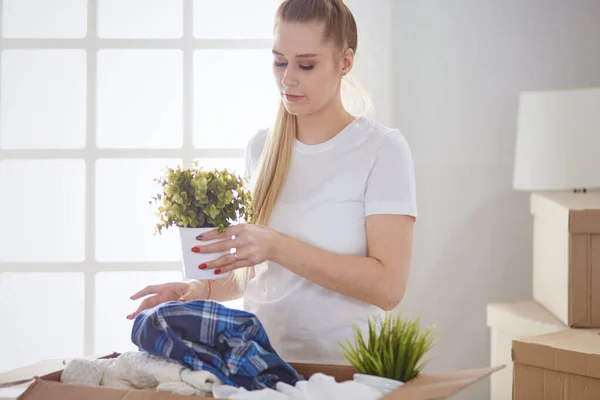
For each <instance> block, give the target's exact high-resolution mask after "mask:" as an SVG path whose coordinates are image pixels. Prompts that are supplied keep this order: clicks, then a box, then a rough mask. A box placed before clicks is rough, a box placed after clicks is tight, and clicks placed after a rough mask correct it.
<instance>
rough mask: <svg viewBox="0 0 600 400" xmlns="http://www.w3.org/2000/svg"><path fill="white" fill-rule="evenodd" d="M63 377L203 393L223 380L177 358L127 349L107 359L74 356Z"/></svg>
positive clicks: (118, 386) (87, 382)
mask: <svg viewBox="0 0 600 400" xmlns="http://www.w3.org/2000/svg"><path fill="white" fill-rule="evenodd" d="M60 380H61V381H62V382H65V383H71V384H79V385H87V386H105V387H109V388H115V389H150V390H156V391H158V392H169V393H177V394H184V395H201V396H210V395H211V393H212V388H213V385H214V384H221V383H222V382H221V381H220V380H219V378H217V377H216V376H215V375H214V374H212V373H211V372H209V371H193V370H191V369H189V368H187V367H185V366H183V365H181V364H179V363H177V362H176V361H172V360H167V359H165V358H162V357H157V356H154V355H152V354H149V353H146V352H126V353H123V354H121V355H119V356H118V357H116V358H108V359H97V360H90V359H75V360H72V361H71V362H70V363H69V364H68V365H67V367H66V368H65V370H64V371H63V372H62V374H61V377H60Z"/></svg>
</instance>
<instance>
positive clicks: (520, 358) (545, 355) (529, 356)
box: [512, 329, 600, 378]
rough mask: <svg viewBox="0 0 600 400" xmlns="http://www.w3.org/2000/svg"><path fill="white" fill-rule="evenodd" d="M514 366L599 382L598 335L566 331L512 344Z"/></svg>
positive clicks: (599, 346)
mask: <svg viewBox="0 0 600 400" xmlns="http://www.w3.org/2000/svg"><path fill="white" fill-rule="evenodd" d="M512 359H513V361H514V362H515V363H518V364H523V365H528V366H532V367H538V368H543V369H548V370H553V371H557V372H564V373H569V374H575V375H580V376H587V377H591V378H600V335H599V334H598V333H596V332H590V331H586V330H577V329H572V330H566V331H560V332H554V333H549V334H546V335H540V336H533V337H527V338H523V339H518V340H513V346H512Z"/></svg>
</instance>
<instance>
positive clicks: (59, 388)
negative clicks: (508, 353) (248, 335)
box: [18, 353, 504, 400]
mask: <svg viewBox="0 0 600 400" xmlns="http://www.w3.org/2000/svg"><path fill="white" fill-rule="evenodd" d="M118 355H119V353H113V354H111V355H109V356H106V357H117V356H118ZM106 357H103V358H106ZM292 366H293V367H294V368H296V370H297V371H298V372H299V373H300V374H302V375H304V376H310V375H312V374H314V373H316V372H322V373H324V374H327V375H331V376H334V377H335V378H336V380H337V381H345V380H351V379H352V375H353V373H354V372H355V371H354V369H353V368H352V367H348V366H337V365H317V364H294V363H293V364H292ZM503 367H504V366H496V367H492V368H480V369H471V370H463V371H457V372H450V373H442V374H431V375H428V374H422V375H421V376H419V377H417V378H415V379H413V380H411V381H409V382H408V383H406V385H403V386H401V387H400V388H398V389H396V390H395V391H393V392H391V393H389V394H387V395H385V396H383V397H382V398H381V400H406V399H411V400H442V399H448V398H450V397H451V396H453V395H454V394H456V393H458V392H460V391H461V390H463V389H465V388H466V387H468V386H470V385H472V384H474V383H475V382H478V381H479V380H481V379H484V378H486V377H487V376H489V375H491V374H493V373H494V372H496V371H499V370H501V369H502V368H503ZM30 370H31V369H30ZM61 373H62V370H59V371H56V372H53V373H50V374H47V375H43V376H39V377H35V378H34V379H33V382H32V383H31V384H30V385H29V386H28V388H27V389H26V390H25V392H24V393H23V394H21V395H20V396H19V397H18V399H19V400H63V399H86V400H190V398H191V396H182V395H175V394H169V393H161V392H155V391H148V390H133V389H132V390H118V389H110V388H104V387H90V386H81V385H71V384H66V383H62V382H60V375H61ZM193 399H195V400H210V399H208V398H205V397H201V396H193Z"/></svg>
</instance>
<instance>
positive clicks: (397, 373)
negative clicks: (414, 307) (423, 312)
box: [340, 311, 435, 394]
mask: <svg viewBox="0 0 600 400" xmlns="http://www.w3.org/2000/svg"><path fill="white" fill-rule="evenodd" d="M433 329H434V327H433V326H430V327H427V328H426V329H425V330H422V329H421V324H420V320H419V319H418V318H417V319H405V318H404V317H403V316H402V315H401V314H399V315H398V316H397V317H395V318H394V317H393V316H392V312H391V311H387V312H386V313H385V315H384V317H383V318H380V319H375V318H369V322H368V334H367V335H366V336H367V337H366V338H365V337H363V334H362V332H361V330H360V328H359V326H358V325H354V326H353V330H354V343H350V341H348V340H347V341H346V345H344V344H341V343H340V346H341V347H342V351H343V356H344V358H345V359H346V360H347V361H348V362H349V363H350V364H351V365H352V366H353V367H354V369H355V370H356V371H357V373H356V374H354V380H356V381H359V382H362V383H364V384H367V385H369V386H371V387H373V388H375V389H377V390H379V391H380V392H381V393H382V394H385V393H389V392H390V391H392V390H394V389H396V388H397V387H399V386H402V385H403V384H404V383H405V382H408V381H409V380H411V379H413V378H415V377H416V376H417V375H418V374H419V373H420V372H421V371H422V369H423V368H424V367H425V365H427V363H429V361H430V359H427V360H424V359H423V357H424V356H425V355H426V354H427V353H428V352H429V350H431V348H432V347H433V346H434V344H435V341H434V338H433Z"/></svg>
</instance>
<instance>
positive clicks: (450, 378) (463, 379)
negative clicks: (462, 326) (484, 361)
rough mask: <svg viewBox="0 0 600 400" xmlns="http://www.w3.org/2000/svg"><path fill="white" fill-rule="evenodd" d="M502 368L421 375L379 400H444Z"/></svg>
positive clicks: (502, 366)
mask: <svg viewBox="0 0 600 400" xmlns="http://www.w3.org/2000/svg"><path fill="white" fill-rule="evenodd" d="M504 367H505V366H504V365H501V366H497V367H492V368H479V369H470V370H463V371H458V372H448V373H441V374H431V375H421V376H418V377H417V378H415V379H413V380H411V381H409V382H407V383H406V385H404V386H401V387H399V388H398V389H397V390H395V391H394V392H392V393H388V394H387V395H386V396H384V397H382V398H381V400H405V399H410V400H440V399H446V398H449V397H450V396H452V395H454V394H456V393H458V392H460V391H461V390H463V389H465V388H466V387H468V386H471V385H472V384H474V383H475V382H477V381H479V380H481V379H483V378H485V377H487V376H489V375H491V374H493V373H494V372H496V371H499V370H501V369H502V368H504Z"/></svg>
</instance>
